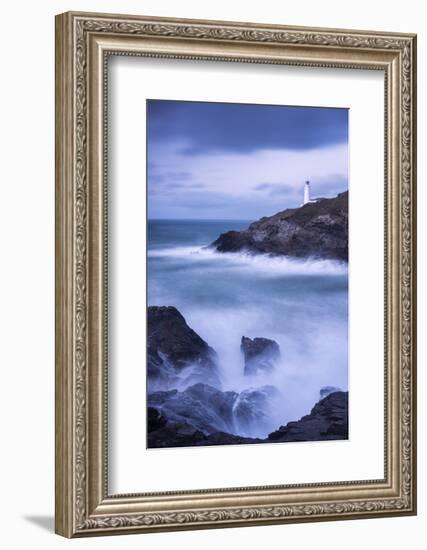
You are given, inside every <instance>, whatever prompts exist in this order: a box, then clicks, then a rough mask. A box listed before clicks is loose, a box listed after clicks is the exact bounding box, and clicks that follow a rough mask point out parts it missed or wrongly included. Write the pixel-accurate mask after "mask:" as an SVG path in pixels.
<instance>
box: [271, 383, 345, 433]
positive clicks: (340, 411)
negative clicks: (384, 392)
mask: <svg viewBox="0 0 427 550" xmlns="http://www.w3.org/2000/svg"><path fill="white" fill-rule="evenodd" d="M267 439H268V441H271V442H285V441H320V440H325V439H326V440H330V439H348V392H341V391H340V392H334V393H331V394H329V395H328V396H327V397H325V398H324V399H322V400H321V401H319V402H318V403H317V404H316V405H315V406H314V407H313V409H312V410H311V413H310V414H308V415H307V416H303V417H302V418H301V420H298V421H297V422H288V423H287V424H286V426H281V427H280V428H279V429H278V430H277V431H275V432H273V433H271V434H270V435H269V436H268V438H267Z"/></svg>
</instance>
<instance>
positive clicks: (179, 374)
mask: <svg viewBox="0 0 427 550" xmlns="http://www.w3.org/2000/svg"><path fill="white" fill-rule="evenodd" d="M241 352H242V370H243V374H244V376H248V379H250V380H253V379H256V377H257V376H258V375H259V373H265V372H272V371H274V369H275V368H276V365H277V361H278V359H279V358H280V349H279V346H278V344H277V343H276V342H275V341H274V340H270V339H268V338H262V337H256V338H253V339H251V338H248V337H246V336H242V339H241ZM319 397H320V400H319V401H318V403H316V404H315V405H314V407H313V408H312V410H311V412H310V413H309V414H307V415H306V416H303V417H302V418H301V419H299V420H296V421H293V422H288V423H287V424H286V425H285V426H280V427H278V429H277V430H275V431H273V432H271V433H269V435H268V436H267V437H266V438H259V437H252V436H250V437H249V436H248V437H243V436H241V435H237V434H238V433H245V434H251V426H254V425H256V426H258V427H259V426H261V427H262V426H263V425H264V424H265V425H267V424H266V421H267V420H268V419H269V418H270V417H271V414H272V407H274V403H275V402H276V403H277V400H278V399H280V396H279V395H278V390H277V389H276V388H275V387H274V386H272V385H259V386H255V387H252V385H251V387H248V388H247V389H245V390H243V391H241V392H235V391H231V390H227V391H224V390H223V389H222V388H221V383H220V375H219V357H218V354H217V353H216V351H215V350H214V349H213V348H211V347H210V346H209V345H208V344H207V343H206V342H205V341H204V340H203V339H202V338H201V337H200V336H199V335H198V334H197V333H196V332H195V331H194V330H193V329H192V328H191V327H190V326H189V325H188V324H187V322H186V320H185V318H184V317H183V316H182V315H181V313H180V312H179V311H178V310H177V309H176V308H174V307H171V306H169V307H166V306H150V307H149V308H148V396H147V444H148V447H149V448H160V447H182V446H200V445H230V444H252V443H280V442H291V441H321V440H331V439H348V392H342V391H340V390H339V388H335V387H333V386H330V387H324V388H321V389H320V393H319ZM275 400H276V401H275ZM264 433H266V432H265V431H264Z"/></svg>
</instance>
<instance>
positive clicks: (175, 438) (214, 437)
mask: <svg viewBox="0 0 427 550" xmlns="http://www.w3.org/2000/svg"><path fill="white" fill-rule="evenodd" d="M262 442H263V440H262V439H255V438H249V437H241V436H239V435H233V434H229V433H225V432H215V433H213V434H210V435H205V434H204V433H203V432H200V431H198V430H194V428H192V427H191V426H189V425H188V424H179V423H174V422H171V423H168V424H167V425H166V426H165V427H164V428H161V429H160V430H157V431H155V432H151V433H149V434H148V442H147V443H148V447H149V448H150V449H155V448H165V447H200V446H210V445H240V444H248V443H262Z"/></svg>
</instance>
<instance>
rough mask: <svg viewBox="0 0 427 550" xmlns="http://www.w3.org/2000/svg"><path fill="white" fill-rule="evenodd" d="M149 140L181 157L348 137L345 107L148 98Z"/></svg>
mask: <svg viewBox="0 0 427 550" xmlns="http://www.w3.org/2000/svg"><path fill="white" fill-rule="evenodd" d="M147 113H148V137H149V143H150V144H152V143H155V142H165V141H181V142H182V150H181V153H182V154H184V155H199V154H201V155H203V154H206V153H210V154H221V153H222V152H224V151H228V152H235V153H247V152H253V151H257V150H264V149H290V150H295V151H301V150H308V149H316V148H319V147H326V146H329V145H335V144H340V143H347V141H348V111H347V109H334V108H324V107H295V106H278V105H249V104H236V103H210V102H194V101H163V100H148V102H147Z"/></svg>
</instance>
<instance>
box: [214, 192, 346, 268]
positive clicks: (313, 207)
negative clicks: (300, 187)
mask: <svg viewBox="0 0 427 550" xmlns="http://www.w3.org/2000/svg"><path fill="white" fill-rule="evenodd" d="M211 247H212V248H214V249H215V250H216V251H218V252H250V253H254V254H260V253H261V254H272V255H280V256H291V257H296V258H308V257H312V258H322V259H335V260H341V261H345V262H347V261H348V191H345V192H343V193H340V194H339V195H337V196H336V197H335V198H331V199H319V200H318V201H317V202H312V203H307V204H305V205H304V206H301V207H300V208H290V209H287V210H284V211H282V212H278V213H277V214H275V215H274V216H269V217H264V218H261V219H260V220H258V221H256V222H254V223H252V224H251V225H250V226H249V227H248V228H247V229H245V230H243V231H227V232H226V233H222V234H221V235H220V236H219V237H218V238H217V239H216V240H215V241H214V242H213V243H212V244H211Z"/></svg>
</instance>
